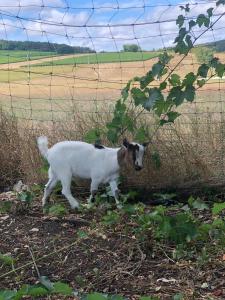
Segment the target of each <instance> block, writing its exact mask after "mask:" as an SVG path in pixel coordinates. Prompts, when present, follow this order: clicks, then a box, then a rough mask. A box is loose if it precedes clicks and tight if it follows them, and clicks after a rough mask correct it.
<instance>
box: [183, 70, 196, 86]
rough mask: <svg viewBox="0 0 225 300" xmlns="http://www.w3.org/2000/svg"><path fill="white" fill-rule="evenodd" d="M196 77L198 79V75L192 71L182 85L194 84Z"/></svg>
mask: <svg viewBox="0 0 225 300" xmlns="http://www.w3.org/2000/svg"><path fill="white" fill-rule="evenodd" d="M196 79H197V76H196V75H195V74H194V73H193V72H190V73H188V74H187V75H186V76H185V78H184V80H183V83H182V85H183V86H192V85H193V84H194V82H195V80H196Z"/></svg>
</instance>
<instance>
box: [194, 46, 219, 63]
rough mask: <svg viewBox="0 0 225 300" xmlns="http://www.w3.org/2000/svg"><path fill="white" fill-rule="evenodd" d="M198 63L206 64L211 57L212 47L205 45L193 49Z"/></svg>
mask: <svg viewBox="0 0 225 300" xmlns="http://www.w3.org/2000/svg"><path fill="white" fill-rule="evenodd" d="M194 53H195V56H196V58H197V61H198V63H200V64H208V63H209V62H210V61H211V60H212V59H213V54H214V51H213V49H210V48H207V47H197V48H195V49H194Z"/></svg>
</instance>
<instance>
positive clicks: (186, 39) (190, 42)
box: [185, 34, 193, 50]
mask: <svg viewBox="0 0 225 300" xmlns="http://www.w3.org/2000/svg"><path fill="white" fill-rule="evenodd" d="M185 42H186V44H187V46H188V49H189V50H190V49H191V48H193V42H192V39H191V36H190V35H189V34H188V35H186V37H185Z"/></svg>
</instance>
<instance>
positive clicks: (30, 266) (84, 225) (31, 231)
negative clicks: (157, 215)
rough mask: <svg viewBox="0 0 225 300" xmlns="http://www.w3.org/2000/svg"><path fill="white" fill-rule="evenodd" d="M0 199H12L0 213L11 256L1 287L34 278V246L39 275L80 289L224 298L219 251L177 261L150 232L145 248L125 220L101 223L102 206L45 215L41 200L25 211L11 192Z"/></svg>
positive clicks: (5, 249)
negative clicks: (208, 257) (203, 259)
mask: <svg viewBox="0 0 225 300" xmlns="http://www.w3.org/2000/svg"><path fill="white" fill-rule="evenodd" d="M9 198H10V199H9ZM0 201H1V203H2V201H13V209H12V210H11V212H10V213H7V214H1V215H0V235H1V244H0V252H1V253H4V254H8V255H11V256H12V257H13V258H14V259H15V264H14V271H12V269H11V267H10V266H4V265H1V263H0V289H1V288H2V289H3V288H4V289H5V288H8V289H13V288H19V287H20V286H21V285H22V284H24V283H29V284H34V283H36V282H37V280H38V275H37V271H36V268H35V267H34V263H33V261H32V258H31V254H30V252H31V251H32V253H33V255H34V258H35V261H36V264H37V267H38V270H39V272H40V274H41V275H42V276H43V275H45V276H48V278H49V279H50V280H51V281H59V280H60V281H64V282H67V283H69V284H70V286H71V287H73V289H74V290H78V291H79V292H81V293H83V292H91V291H98V292H103V293H112V294H122V295H125V296H127V297H128V298H129V299H137V298H138V296H139V295H151V296H153V295H155V296H158V297H161V298H160V299H163V300H164V299H165V300H167V299H172V296H173V295H174V294H176V293H182V294H183V295H184V297H185V298H184V299H224V297H225V289H224V287H225V277H224V274H225V264H224V261H223V260H222V254H221V253H218V255H215V258H212V259H211V260H209V262H207V263H205V264H204V265H199V264H198V263H197V262H196V261H191V260H180V261H179V262H176V261H174V260H173V259H172V258H171V257H169V256H168V255H167V254H166V253H168V252H167V250H168V249H164V248H163V247H161V248H160V247H158V248H156V247H155V245H154V241H153V240H152V239H151V237H149V243H148V245H147V247H145V250H143V248H142V247H141V244H140V242H138V241H137V240H136V238H135V237H134V236H130V235H129V234H126V233H125V232H124V231H123V230H122V228H123V226H124V224H119V225H118V226H117V227H116V229H115V230H113V229H110V227H108V228H105V227H103V226H102V223H101V220H102V216H103V215H104V213H106V212H104V211H102V210H100V209H96V210H92V211H86V212H84V213H78V212H70V214H69V215H67V216H66V217H63V218H57V217H51V216H47V215H44V214H43V212H42V208H41V205H40V199H36V200H35V201H34V205H33V207H32V208H30V209H28V210H27V211H26V210H22V209H21V207H20V206H19V205H18V203H17V201H16V200H15V198H14V196H12V194H10V193H3V194H1V197H0ZM205 221H206V222H207V216H206V220H205ZM84 233H85V234H84ZM156 249H157V251H156ZM42 299H45V298H42ZM46 299H47V298H46ZM48 299H49V298H48ZM53 299H55V298H53Z"/></svg>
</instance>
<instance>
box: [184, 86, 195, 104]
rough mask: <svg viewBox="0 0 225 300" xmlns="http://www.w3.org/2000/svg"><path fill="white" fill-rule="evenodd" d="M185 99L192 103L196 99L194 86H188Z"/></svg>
mask: <svg viewBox="0 0 225 300" xmlns="http://www.w3.org/2000/svg"><path fill="white" fill-rule="evenodd" d="M184 98H185V99H186V100H187V101H189V102H192V101H194V99H195V88H194V86H187V87H186V89H185V90H184Z"/></svg>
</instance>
